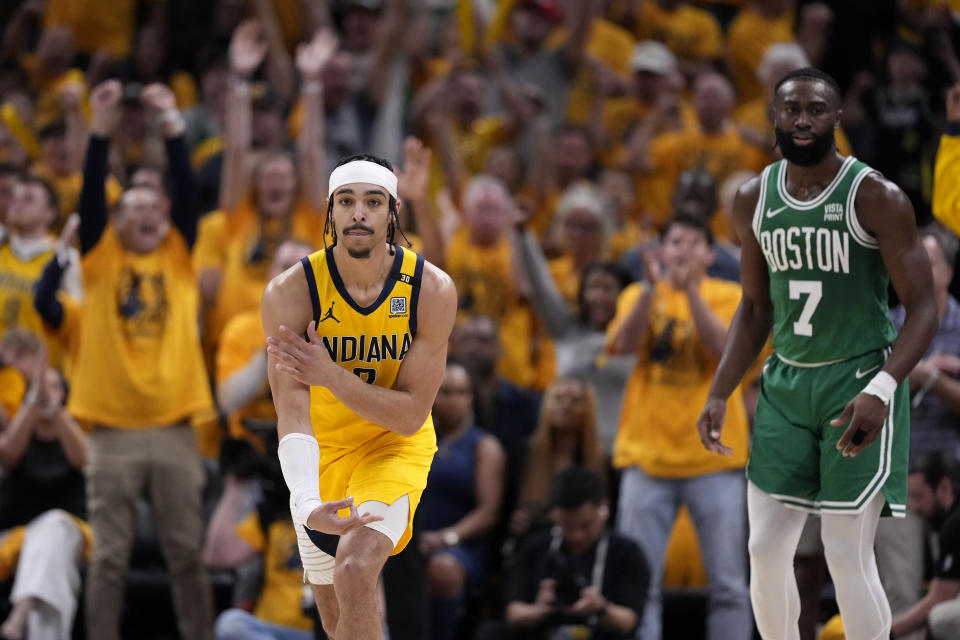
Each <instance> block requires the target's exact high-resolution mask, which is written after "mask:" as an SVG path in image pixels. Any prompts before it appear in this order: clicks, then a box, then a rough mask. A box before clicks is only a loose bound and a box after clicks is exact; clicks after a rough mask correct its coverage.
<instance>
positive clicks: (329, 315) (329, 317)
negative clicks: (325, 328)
mask: <svg viewBox="0 0 960 640" xmlns="http://www.w3.org/2000/svg"><path fill="white" fill-rule="evenodd" d="M335 303H336V301H334V302H331V303H330V308H329V309H327V314H326V315H325V316H323V317H322V318H320V322H323V321H324V320H333V321H334V322H336V323H337V324H340V321H339V320H337V317H336V316H334V315H333V305H334V304H335Z"/></svg>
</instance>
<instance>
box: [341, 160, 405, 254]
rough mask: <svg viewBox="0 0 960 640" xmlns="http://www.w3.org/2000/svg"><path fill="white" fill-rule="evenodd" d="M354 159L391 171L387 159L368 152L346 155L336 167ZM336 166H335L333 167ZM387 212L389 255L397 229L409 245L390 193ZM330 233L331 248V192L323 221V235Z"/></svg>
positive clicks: (395, 202) (395, 200)
mask: <svg viewBox="0 0 960 640" xmlns="http://www.w3.org/2000/svg"><path fill="white" fill-rule="evenodd" d="M356 160H366V161H367V162H373V163H374V164H378V165H380V166H381V167H385V168H387V169H389V170H390V171H393V165H392V164H390V161H389V160H385V159H383V158H378V157H377V156H374V155H371V154H369V153H355V154H353V155H351V156H347V157H346V158H343V159H341V160H340V162H338V163H337V167H340V166H343V165H345V164H347V163H350V162H354V161H356ZM334 168H336V167H334ZM387 207H388V210H389V214H388V222H387V244H389V245H390V255H393V254H394V249H393V245H394V242H395V240H396V235H397V231H399V232H400V236H401V237H402V238H403V241H404V242H406V243H407V246H408V247H409V246H411V244H410V240H409V239H408V238H407V236H406V234H405V233H404V232H403V229H401V228H400V214H399V210H398V209H397V199H396V198H394V197H393V196H392V195H391V196H390V201H389V203H388V205H387ZM328 233H329V234H330V235H331V236H332V238H333V242H332V244H331V245H330V246H329V247H327V248H328V249H330V248H333V247H335V246H336V244H337V226H336V223H335V222H334V220H333V194H330V200H329V202H328V203H327V218H326V220H325V221H324V223H323V236H324V237H326V236H327V234H328Z"/></svg>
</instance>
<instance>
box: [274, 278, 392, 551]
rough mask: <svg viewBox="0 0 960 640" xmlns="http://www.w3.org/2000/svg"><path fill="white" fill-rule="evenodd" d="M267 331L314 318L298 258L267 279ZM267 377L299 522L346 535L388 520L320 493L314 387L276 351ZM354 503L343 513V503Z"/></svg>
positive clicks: (296, 325)
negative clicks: (285, 367)
mask: <svg viewBox="0 0 960 640" xmlns="http://www.w3.org/2000/svg"><path fill="white" fill-rule="evenodd" d="M260 312H261V318H262V319H263V331H264V333H265V334H266V335H267V337H274V338H278V337H279V336H280V326H281V325H283V326H285V327H291V328H294V329H296V330H297V331H299V332H300V333H301V334H302V333H303V331H304V330H305V328H306V326H307V323H308V322H309V321H310V319H311V315H312V307H311V305H310V294H309V290H308V288H307V278H306V276H305V275H304V272H303V267H301V266H300V264H299V263H298V264H296V265H294V266H292V267H291V268H289V269H287V270H286V271H284V272H283V273H281V274H280V275H279V276H277V277H276V278H274V279H273V280H272V281H271V282H270V284H268V285H267V289H266V291H264V293H263V300H262V302H261V305H260ZM267 377H268V379H269V380H270V390H271V392H272V393H273V404H274V407H276V410H277V436H278V438H279V440H280V444H279V446H278V447H277V456H278V457H279V458H280V468H281V470H282V471H283V479H284V481H285V482H286V483H287V488H289V489H290V514H291V515H292V516H293V520H294V522H296V523H297V524H306V526H307V527H309V528H311V529H314V530H316V531H322V532H323V533H330V534H335V535H343V534H344V533H346V532H347V531H349V530H350V529H352V528H354V527H357V526H361V525H364V524H367V523H368V522H375V521H377V520H382V519H383V518H382V517H381V516H372V515H364V516H362V517H361V516H360V515H359V514H358V513H357V508H356V506H354V504H353V498H351V497H348V498H346V499H345V500H337V501H332V502H323V501H322V500H321V499H320V446H319V445H318V444H317V439H316V438H315V437H314V435H313V426H312V424H311V422H310V387H308V386H307V385H305V384H303V383H301V382H298V381H297V380H295V379H294V378H292V377H290V376H287V375H283V374H282V373H281V372H280V371H278V370H277V362H276V359H275V356H272V355H268V356H267ZM346 508H349V509H350V515H349V516H347V517H346V518H341V517H339V516H338V515H337V511H339V510H340V509H346Z"/></svg>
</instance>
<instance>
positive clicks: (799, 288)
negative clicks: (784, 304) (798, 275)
mask: <svg viewBox="0 0 960 640" xmlns="http://www.w3.org/2000/svg"><path fill="white" fill-rule="evenodd" d="M789 287H790V290H789V294H790V299H791V300H799V299H800V296H804V295H805V296H808V297H807V301H806V302H804V303H803V309H802V310H801V311H800V317H799V318H797V321H796V322H794V323H793V332H794V333H795V334H796V335H798V336H807V337H810V336H812V335H813V325H812V324H810V318H812V317H813V312H814V311H816V310H817V305H818V304H820V299H821V298H822V297H823V283H822V282H820V281H819V280H791V281H790V284H789Z"/></svg>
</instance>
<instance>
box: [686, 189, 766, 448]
mask: <svg viewBox="0 0 960 640" xmlns="http://www.w3.org/2000/svg"><path fill="white" fill-rule="evenodd" d="M760 180H761V178H759V177H757V178H753V179H751V180H749V181H747V182H746V183H744V185H743V186H741V187H740V189H739V191H737V197H736V199H735V200H734V203H733V225H734V229H735V230H736V233H737V236H738V237H739V238H740V248H741V251H742V253H741V256H740V285H741V286H742V287H743V296H742V297H741V299H740V306H739V307H737V313H736V314H735V315H734V316H733V322H731V324H730V331H729V332H728V333H727V341H726V344H725V345H724V347H723V355H722V356H721V357H720V364H719V365H718V366H717V372H716V374H715V375H714V377H713V385H712V386H711V387H710V393H709V395H708V396H707V403H706V405H705V406H704V408H703V412H702V413H701V414H700V419H699V420H697V430H698V431H699V432H700V440H701V441H702V442H703V446H704V447H706V448H707V449H708V450H710V451H712V452H714V453H719V454H722V455H730V454H732V453H733V449H731V448H730V447H728V446H727V445H725V444H723V443H722V442H721V441H720V432H721V430H722V429H723V420H724V416H725V414H726V408H727V398H729V397H730V394H731V393H733V391H734V389H736V388H737V385H738V384H740V381H741V380H742V379H743V376H744V375H745V374H746V373H747V370H748V369H749V368H750V365H752V364H753V362H754V360H756V358H757V356H758V355H759V354H760V350H761V349H763V345H764V343H765V342H766V341H767V336H769V335H770V329H771V328H772V326H773V305H772V303H771V302H770V279H769V278H770V277H769V274H768V273H767V265H766V261H765V259H764V257H763V252H762V251H761V250H760V245H759V243H758V242H757V238H756V236H755V235H754V234H753V213H754V210H755V209H756V207H757V200H758V199H759V197H760Z"/></svg>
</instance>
